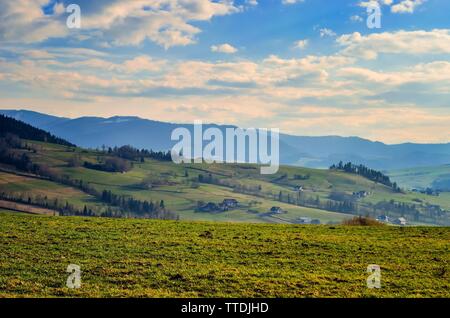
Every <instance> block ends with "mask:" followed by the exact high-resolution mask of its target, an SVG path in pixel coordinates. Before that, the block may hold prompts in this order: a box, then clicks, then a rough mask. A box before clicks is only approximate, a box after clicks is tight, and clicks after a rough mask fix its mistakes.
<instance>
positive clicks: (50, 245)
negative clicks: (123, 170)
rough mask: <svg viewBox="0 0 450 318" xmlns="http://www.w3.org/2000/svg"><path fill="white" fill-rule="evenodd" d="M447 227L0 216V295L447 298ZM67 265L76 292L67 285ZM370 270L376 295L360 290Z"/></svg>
mask: <svg viewBox="0 0 450 318" xmlns="http://www.w3.org/2000/svg"><path fill="white" fill-rule="evenodd" d="M449 242H450V229H449V228H438V227H408V228H400V227H390V226H382V227H353V226H351V227H350V226H327V225H321V226H296V225H274V224H230V223H219V222H214V223H203V222H176V221H157V220H134V219H104V218H80V217H47V216H31V215H20V214H15V213H6V212H0V250H1V253H0V297H80V296H81V297H449V296H450V283H449V282H450V268H449V261H450V253H449V252H450V251H449V248H450V243H449ZM69 264H77V265H79V266H81V270H82V274H81V280H82V286H81V288H80V289H68V288H67V287H65V284H66V280H67V277H68V275H69V274H68V273H66V268H67V266H68V265H69ZM369 264H378V265H380V266H381V275H382V278H381V285H382V286H381V289H368V288H367V287H366V279H367V277H368V274H367V273H366V269H367V266H368V265H369Z"/></svg>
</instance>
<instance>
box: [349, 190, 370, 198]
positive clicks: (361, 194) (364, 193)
mask: <svg viewBox="0 0 450 318" xmlns="http://www.w3.org/2000/svg"><path fill="white" fill-rule="evenodd" d="M368 195H369V192H367V191H364V190H363V191H358V192H353V196H354V197H357V198H358V199H362V198H365V197H367V196H368Z"/></svg>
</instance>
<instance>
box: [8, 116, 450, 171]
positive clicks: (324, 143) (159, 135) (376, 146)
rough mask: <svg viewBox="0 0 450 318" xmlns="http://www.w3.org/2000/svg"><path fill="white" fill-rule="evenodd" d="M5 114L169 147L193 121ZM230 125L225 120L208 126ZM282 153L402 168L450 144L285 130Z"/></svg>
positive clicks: (434, 160)
mask: <svg viewBox="0 0 450 318" xmlns="http://www.w3.org/2000/svg"><path fill="white" fill-rule="evenodd" d="M0 114H4V115H7V116H9V117H13V118H15V119H18V120H21V121H24V122H26V123H28V124H30V125H33V126H35V127H37V128H40V129H44V130H46V131H49V132H50V133H52V134H54V135H56V136H58V137H61V138H64V139H66V140H68V141H70V142H72V143H75V144H77V145H79V146H82V147H87V148H97V147H101V146H102V145H106V146H121V145H127V144H130V145H132V146H135V147H138V148H146V149H153V150H168V149H170V148H171V147H172V145H173V144H174V142H173V141H171V140H170V135H171V133H172V131H173V129H175V128H177V127H185V128H187V129H189V130H191V131H192V129H193V126H192V124H174V123H166V122H160V121H154V120H148V119H142V118H139V117H119V116H116V117H111V118H101V117H80V118H76V119H70V118H64V117H56V116H51V115H46V114H42V113H38V112H32V111H26V110H0ZM212 126H214V127H218V128H219V129H221V130H223V131H224V129H225V128H226V127H232V126H220V125H204V129H206V128H208V127H212ZM280 157H281V162H282V163H283V164H291V165H301V166H306V167H314V168H323V167H328V166H330V165H331V164H333V163H336V162H338V161H340V160H342V161H352V162H354V163H362V164H365V165H367V166H369V167H372V168H376V169H382V170H385V169H386V170H387V169H399V168H410V167H416V166H432V165H440V164H447V163H450V143H447V144H415V143H404V144H398V145H386V144H384V143H381V142H373V141H370V140H366V139H362V138H359V137H339V136H324V137H305V136H292V135H286V134H282V135H281V138H280Z"/></svg>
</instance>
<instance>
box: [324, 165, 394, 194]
mask: <svg viewBox="0 0 450 318" xmlns="http://www.w3.org/2000/svg"><path fill="white" fill-rule="evenodd" d="M330 170H339V171H344V172H347V173H353V174H357V175H360V176H362V177H364V178H367V179H369V180H371V181H374V182H377V183H381V184H384V185H385V186H388V187H390V188H392V189H393V190H394V191H396V192H400V191H401V189H400V187H399V186H398V185H397V183H396V182H392V181H391V180H390V178H389V177H388V176H387V175H385V174H383V173H382V172H381V171H377V170H374V169H370V168H368V167H366V166H364V165H362V164H359V165H355V164H353V163H351V162H347V163H345V164H344V163H343V162H342V161H340V162H339V163H338V164H337V165H336V164H333V165H332V166H331V167H330Z"/></svg>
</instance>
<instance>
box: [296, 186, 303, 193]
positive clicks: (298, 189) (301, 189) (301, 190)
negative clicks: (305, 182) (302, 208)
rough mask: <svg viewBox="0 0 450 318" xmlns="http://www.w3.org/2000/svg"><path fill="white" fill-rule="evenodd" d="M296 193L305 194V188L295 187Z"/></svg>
mask: <svg viewBox="0 0 450 318" xmlns="http://www.w3.org/2000/svg"><path fill="white" fill-rule="evenodd" d="M294 191H297V192H303V191H305V189H303V186H301V185H298V186H295V187H294Z"/></svg>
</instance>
